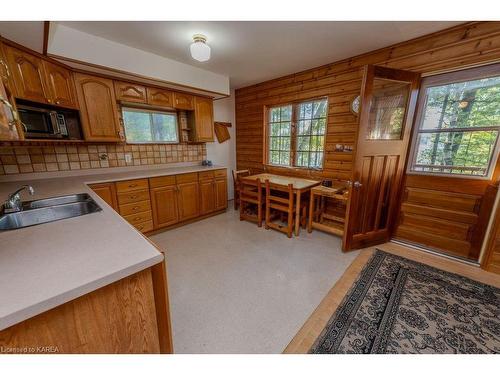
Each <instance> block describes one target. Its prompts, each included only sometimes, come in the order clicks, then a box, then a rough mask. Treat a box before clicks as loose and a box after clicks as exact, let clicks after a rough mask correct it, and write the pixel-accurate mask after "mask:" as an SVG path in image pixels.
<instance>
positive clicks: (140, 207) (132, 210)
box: [120, 201, 151, 216]
mask: <svg viewBox="0 0 500 375" xmlns="http://www.w3.org/2000/svg"><path fill="white" fill-rule="evenodd" d="M150 210H151V202H150V201H141V202H134V203H127V204H120V215H122V216H126V215H132V214H136V213H139V212H146V211H150Z"/></svg>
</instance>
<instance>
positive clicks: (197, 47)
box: [189, 34, 210, 61]
mask: <svg viewBox="0 0 500 375" xmlns="http://www.w3.org/2000/svg"><path fill="white" fill-rule="evenodd" d="M189 49H190V50H191V56H192V57H193V59H195V60H198V61H207V60H209V59H210V46H209V45H208V44H207V37H206V36H205V35H202V34H195V35H193V43H191V46H190V47H189Z"/></svg>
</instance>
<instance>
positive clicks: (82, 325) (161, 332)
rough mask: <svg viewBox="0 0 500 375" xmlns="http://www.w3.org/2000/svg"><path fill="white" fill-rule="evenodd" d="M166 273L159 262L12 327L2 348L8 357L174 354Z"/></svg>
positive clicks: (3, 335) (2, 335) (0, 337)
mask: <svg viewBox="0 0 500 375" xmlns="http://www.w3.org/2000/svg"><path fill="white" fill-rule="evenodd" d="M165 272H166V270H165V267H164V262H162V263H159V264H157V265H155V266H153V267H151V268H147V269H146V270H144V271H140V272H138V273H136V274H134V275H131V276H129V277H126V278H124V279H121V280H119V281H116V282H115V283H112V284H110V285H107V286H105V287H102V288H100V289H97V290H95V291H93V292H91V293H88V294H86V295H84V296H81V297H79V298H76V299H74V300H72V301H69V302H67V303H65V304H63V305H61V306H58V307H55V308H53V309H51V310H49V311H46V312H44V313H41V314H39V315H37V316H35V317H33V318H30V319H28V320H25V321H24V322H21V323H18V324H16V325H14V326H12V327H9V328H6V329H4V330H2V331H0V347H2V349H3V353H8V352H9V349H11V350H12V352H13V353H16V349H17V350H23V349H24V348H26V350H34V352H33V353H32V354H43V353H47V354H52V353H73V354H82V353H107V354H114V353H116V354H119V353H172V352H173V345H172V336H171V323H170V314H169V305H168V293H167V285H166V282H167V281H166V280H167V279H166V273H165ZM21 353H23V352H21ZM29 353H31V352H29Z"/></svg>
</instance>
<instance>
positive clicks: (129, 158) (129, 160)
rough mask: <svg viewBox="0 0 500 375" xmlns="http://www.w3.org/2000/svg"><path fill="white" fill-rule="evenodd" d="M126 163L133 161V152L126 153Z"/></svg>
mask: <svg viewBox="0 0 500 375" xmlns="http://www.w3.org/2000/svg"><path fill="white" fill-rule="evenodd" d="M125 163H132V154H125Z"/></svg>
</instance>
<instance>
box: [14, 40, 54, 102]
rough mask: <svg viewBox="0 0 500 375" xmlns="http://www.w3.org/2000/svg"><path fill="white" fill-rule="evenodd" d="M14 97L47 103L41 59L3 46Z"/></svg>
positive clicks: (47, 96)
mask: <svg viewBox="0 0 500 375" xmlns="http://www.w3.org/2000/svg"><path fill="white" fill-rule="evenodd" d="M5 54H6V55H7V61H8V65H9V68H10V71H11V74H12V79H13V80H14V84H15V88H16V97H19V98H23V99H27V100H33V101H36V102H42V103H48V102H49V100H50V99H49V95H48V92H47V88H46V87H45V76H44V71H43V64H42V59H41V58H39V57H37V56H35V55H31V54H29V53H27V52H24V51H21V50H19V49H17V48H14V47H11V46H5Z"/></svg>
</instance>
